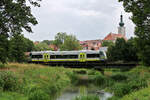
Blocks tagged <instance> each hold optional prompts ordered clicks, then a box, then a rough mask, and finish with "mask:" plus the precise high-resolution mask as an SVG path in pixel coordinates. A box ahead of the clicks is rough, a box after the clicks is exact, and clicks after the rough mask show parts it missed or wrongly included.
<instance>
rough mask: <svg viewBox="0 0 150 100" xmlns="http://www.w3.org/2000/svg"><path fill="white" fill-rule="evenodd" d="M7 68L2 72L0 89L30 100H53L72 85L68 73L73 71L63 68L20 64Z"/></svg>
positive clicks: (12, 64)
mask: <svg viewBox="0 0 150 100" xmlns="http://www.w3.org/2000/svg"><path fill="white" fill-rule="evenodd" d="M7 67H8V69H6V70H0V84H1V85H0V89H1V90H2V92H5V91H11V92H17V93H18V94H17V95H19V94H20V95H21V94H23V95H25V96H26V97H27V98H28V99H29V100H52V99H54V98H55V97H57V95H58V94H59V93H60V92H61V91H62V90H63V89H64V88H65V87H67V86H68V85H69V84H70V79H69V77H68V76H67V75H66V72H69V71H70V72H71V71H72V70H70V69H64V68H63V67H54V68H52V67H46V66H42V65H35V64H18V63H11V64H8V65H7ZM0 100H1V97H0ZM4 100H5V99H4ZM6 100H9V99H6ZM20 100H21V99H20ZM22 100H23V99H22Z"/></svg>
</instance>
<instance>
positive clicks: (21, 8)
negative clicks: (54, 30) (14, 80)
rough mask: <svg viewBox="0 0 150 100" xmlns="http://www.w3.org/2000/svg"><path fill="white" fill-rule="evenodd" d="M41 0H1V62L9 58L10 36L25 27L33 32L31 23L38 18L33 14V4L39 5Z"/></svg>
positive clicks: (34, 22)
mask: <svg viewBox="0 0 150 100" xmlns="http://www.w3.org/2000/svg"><path fill="white" fill-rule="evenodd" d="M38 1H41V0H36V1H35V0H15V1H14V0H1V1H0V62H2V63H6V62H7V58H8V49H9V43H8V37H10V36H12V35H13V34H16V33H17V34H18V33H21V32H22V31H23V29H25V30H26V31H28V32H32V29H31V25H36V24H37V20H36V18H35V17H34V16H33V15H32V14H31V5H33V6H39V4H38Z"/></svg>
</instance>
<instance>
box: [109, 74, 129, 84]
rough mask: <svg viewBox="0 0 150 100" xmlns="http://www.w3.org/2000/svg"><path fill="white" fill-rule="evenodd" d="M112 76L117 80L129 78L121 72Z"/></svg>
mask: <svg viewBox="0 0 150 100" xmlns="http://www.w3.org/2000/svg"><path fill="white" fill-rule="evenodd" d="M111 78H112V79H113V80H115V81H117V82H120V81H124V80H127V76H126V75H124V74H121V73H119V74H115V75H112V76H111Z"/></svg>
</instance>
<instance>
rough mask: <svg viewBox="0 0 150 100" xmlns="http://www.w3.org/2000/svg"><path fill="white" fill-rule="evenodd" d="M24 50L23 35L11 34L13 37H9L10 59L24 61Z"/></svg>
mask: <svg viewBox="0 0 150 100" xmlns="http://www.w3.org/2000/svg"><path fill="white" fill-rule="evenodd" d="M25 51H26V47H25V41H24V36H23V35H21V34H13V37H12V38H11V39H10V58H9V59H10V61H14V62H23V61H25V54H24V53H25Z"/></svg>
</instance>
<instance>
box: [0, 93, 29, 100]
mask: <svg viewBox="0 0 150 100" xmlns="http://www.w3.org/2000/svg"><path fill="white" fill-rule="evenodd" d="M0 100H28V98H27V97H26V96H25V95H23V94H19V93H15V92H2V91H1V92H0Z"/></svg>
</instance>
